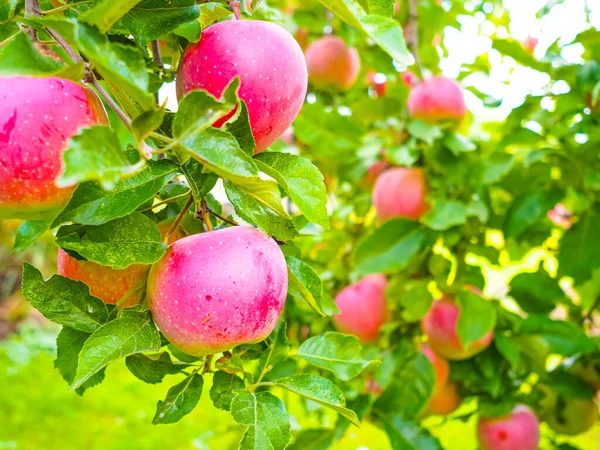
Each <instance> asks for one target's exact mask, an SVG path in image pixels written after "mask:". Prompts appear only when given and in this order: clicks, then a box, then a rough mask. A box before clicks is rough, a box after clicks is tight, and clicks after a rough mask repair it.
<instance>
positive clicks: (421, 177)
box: [373, 167, 430, 221]
mask: <svg viewBox="0 0 600 450" xmlns="http://www.w3.org/2000/svg"><path fill="white" fill-rule="evenodd" d="M427 192H428V189H427V183H426V181H425V173H424V172H423V171H422V170H421V169H407V168H405V167H395V168H392V169H388V170H386V171H385V172H383V173H382V174H381V175H380V176H379V178H377V181H376V182H375V188H374V189H373V205H374V206H375V210H376V211H377V217H378V218H379V220H381V221H384V220H388V219H392V218H394V217H405V218H407V219H411V220H418V219H419V218H421V216H423V214H425V213H426V212H427V211H429V209H430V206H429V203H428V202H427Z"/></svg>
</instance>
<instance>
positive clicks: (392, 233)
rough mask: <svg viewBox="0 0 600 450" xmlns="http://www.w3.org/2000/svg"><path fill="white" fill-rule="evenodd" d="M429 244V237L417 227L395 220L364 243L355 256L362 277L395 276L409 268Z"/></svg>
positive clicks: (357, 270) (384, 225) (410, 222)
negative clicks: (385, 274)
mask: <svg viewBox="0 0 600 450" xmlns="http://www.w3.org/2000/svg"><path fill="white" fill-rule="evenodd" d="M425 243H426V234H425V232H424V231H423V230H422V229H421V227H420V226H419V224H418V223H416V222H413V221H411V220H407V219H392V220H389V221H387V222H385V223H384V224H383V225H382V226H381V227H379V228H378V229H376V230H375V231H374V232H373V233H371V234H370V235H369V236H367V238H366V239H364V240H362V241H361V242H360V243H359V244H358V247H357V248H356V251H355V253H354V265H355V270H356V272H357V273H359V274H369V273H392V272H396V271H399V270H402V269H404V268H406V267H407V266H408V264H409V262H410V260H411V258H412V257H413V256H415V255H416V254H417V253H419V252H420V251H421V249H422V248H423V246H424V245H425Z"/></svg>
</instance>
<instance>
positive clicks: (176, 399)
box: [152, 370, 204, 424]
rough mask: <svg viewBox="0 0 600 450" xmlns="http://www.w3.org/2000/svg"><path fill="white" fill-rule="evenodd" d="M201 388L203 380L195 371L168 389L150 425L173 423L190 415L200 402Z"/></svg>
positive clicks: (157, 406)
mask: <svg viewBox="0 0 600 450" xmlns="http://www.w3.org/2000/svg"><path fill="white" fill-rule="evenodd" d="M203 387H204V379H203V378H202V375H200V374H199V373H198V371H197V370H196V371H194V372H193V373H192V374H191V375H190V376H188V377H187V378H186V379H185V380H183V381H182V382H181V383H179V384H176V385H175V386H173V387H172V388H171V389H169V392H167V396H166V398H165V399H164V400H163V401H159V402H158V404H157V405H156V414H155V415H154V419H152V423H153V424H159V423H175V422H178V421H179V420H181V419H182V418H183V417H184V416H186V415H188V414H189V413H191V412H192V410H193V409H194V408H195V407H196V405H197V404H198V401H199V400H200V396H201V395H202V388H203Z"/></svg>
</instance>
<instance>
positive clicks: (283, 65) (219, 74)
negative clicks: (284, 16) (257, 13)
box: [177, 20, 307, 153]
mask: <svg viewBox="0 0 600 450" xmlns="http://www.w3.org/2000/svg"><path fill="white" fill-rule="evenodd" d="M236 76H239V77H240V81H241V85H240V90H239V96H240V98H241V99H242V100H244V101H245V102H246V106H247V107H248V115H249V117H250V125H251V126H252V134H253V136H254V139H255V141H256V150H255V152H256V153H258V152H260V151H262V150H264V149H265V148H267V147H268V146H269V145H271V144H272V143H273V142H275V141H276V140H277V139H278V138H279V136H281V135H282V134H283V133H284V132H285V130H286V129H287V128H288V127H289V126H290V125H291V124H292V122H293V121H294V119H295V118H296V116H297V115H298V113H299V112H300V108H301V107H302V103H303V102H304V96H305V95H306V88H307V72H306V61H305V60H304V55H303V54H302V50H301V49H300V46H299V45H298V43H297V42H296V41H295V40H294V38H293V36H292V35H291V34H290V33H288V32H287V31H286V30H284V29H283V28H281V27H280V26H279V25H275V24H273V23H270V22H263V21H260V20H228V21H225V22H219V23H216V24H214V25H211V26H209V27H208V28H206V29H204V30H203V31H202V37H201V39H200V41H199V42H198V43H196V44H192V45H190V46H189V47H188V48H187V49H186V50H185V52H184V55H183V58H182V60H181V63H180V66H179V72H178V75H177V94H178V96H179V97H180V98H181V97H183V96H184V95H185V94H186V93H188V92H189V91H192V90H194V89H204V90H206V91H208V92H209V93H210V94H212V95H214V96H215V97H220V96H221V93H222V92H223V90H224V89H225V87H226V86H227V85H228V84H229V83H230V82H231V81H232V80H233V79H234V78H235V77H236ZM233 114H234V111H232V112H231V113H230V114H228V115H227V116H226V117H224V118H222V119H220V120H218V121H217V122H216V123H215V124H214V126H216V127H219V126H221V125H223V124H224V123H225V122H226V121H227V120H228V119H230V118H231V117H232V115H233Z"/></svg>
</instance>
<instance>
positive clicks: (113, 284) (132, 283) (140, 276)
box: [57, 224, 183, 307]
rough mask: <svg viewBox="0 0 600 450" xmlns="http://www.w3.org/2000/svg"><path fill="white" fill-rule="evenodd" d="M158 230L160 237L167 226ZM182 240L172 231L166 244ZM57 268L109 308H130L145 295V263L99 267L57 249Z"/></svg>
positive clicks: (176, 232) (166, 229) (166, 230)
mask: <svg viewBox="0 0 600 450" xmlns="http://www.w3.org/2000/svg"><path fill="white" fill-rule="evenodd" d="M158 229H159V230H160V233H161V235H163V236H164V235H166V234H167V232H168V231H169V229H170V225H164V224H163V225H159V227H158ZM182 237H183V234H181V232H180V231H178V230H176V231H175V233H173V234H172V235H171V237H170V238H169V243H173V242H175V241H176V240H178V239H181V238H182ZM57 266H58V273H59V275H62V276H65V277H68V278H71V279H73V280H78V281H82V282H84V283H85V284H87V286H88V287H89V288H90V293H91V294H92V295H93V296H94V297H98V298H99V299H100V300H102V301H103V302H104V303H107V304H109V305H116V304H119V307H127V306H133V305H137V304H138V303H140V302H141V300H142V297H143V295H144V292H145V289H144V285H143V283H145V281H146V278H147V277H148V272H149V271H150V266H149V265H146V264H133V265H131V266H129V267H126V268H125V269H113V268H112V267H109V266H101V265H100V264H97V263H95V262H92V261H86V260H79V259H76V258H73V257H72V256H71V255H69V254H68V253H67V252H65V251H64V250H63V249H62V248H59V249H58V257H57ZM140 285H141V287H140ZM125 296H127V297H125ZM121 299H124V300H123V301H122V303H120V301H121Z"/></svg>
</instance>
